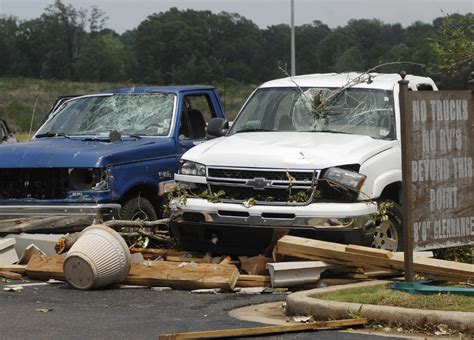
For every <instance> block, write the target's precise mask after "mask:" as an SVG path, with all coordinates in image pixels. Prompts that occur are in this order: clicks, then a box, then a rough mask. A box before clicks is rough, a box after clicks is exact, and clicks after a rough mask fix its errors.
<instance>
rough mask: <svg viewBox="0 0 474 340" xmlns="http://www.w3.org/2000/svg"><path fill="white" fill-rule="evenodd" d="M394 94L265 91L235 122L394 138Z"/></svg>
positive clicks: (237, 126) (251, 127)
mask: <svg viewBox="0 0 474 340" xmlns="http://www.w3.org/2000/svg"><path fill="white" fill-rule="evenodd" d="M394 117H395V116H394V109H393V94H392V91H386V90H378V89H366V88H345V89H337V88H264V89H260V90H258V91H257V92H256V93H255V94H254V95H253V96H252V97H251V98H250V100H249V102H248V103H247V104H246V106H245V107H244V108H243V110H242V112H241V113H240V115H239V116H238V117H237V119H236V121H235V122H234V124H233V126H232V130H231V132H230V133H231V134H234V133H239V132H252V131H298V132H328V133H345V134H355V135H366V136H370V137H372V138H382V139H394V138H395V118H394Z"/></svg>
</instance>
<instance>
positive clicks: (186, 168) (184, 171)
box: [178, 161, 206, 176]
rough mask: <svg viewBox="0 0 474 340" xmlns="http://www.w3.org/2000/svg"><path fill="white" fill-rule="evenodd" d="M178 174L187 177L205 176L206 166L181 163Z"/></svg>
mask: <svg viewBox="0 0 474 340" xmlns="http://www.w3.org/2000/svg"><path fill="white" fill-rule="evenodd" d="M178 173H180V174H181V175H189V176H206V166H205V165H203V164H200V163H195V162H191V161H183V162H182V163H181V167H180V168H179V171H178Z"/></svg>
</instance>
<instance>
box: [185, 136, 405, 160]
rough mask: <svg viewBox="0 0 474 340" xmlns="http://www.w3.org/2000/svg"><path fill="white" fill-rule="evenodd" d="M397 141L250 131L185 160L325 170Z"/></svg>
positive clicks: (218, 141)
mask: <svg viewBox="0 0 474 340" xmlns="http://www.w3.org/2000/svg"><path fill="white" fill-rule="evenodd" d="M397 145H398V142H397V141H388V140H380V139H373V138H371V137H368V136H360V135H348V134H338V133H321V132H250V133H238V134H234V135H231V136H229V137H221V138H218V139H215V140H212V141H209V142H206V143H203V144H201V145H198V146H196V147H194V148H192V149H191V150H189V151H188V152H186V153H185V154H184V155H183V159H186V160H191V161H195V162H198V163H202V164H205V165H208V166H223V167H251V168H253V167H257V168H283V169H324V168H328V167H332V166H338V165H344V164H362V163H364V162H365V161H366V160H368V159H369V158H371V157H372V156H374V155H375V154H378V153H380V152H383V151H385V150H388V149H390V148H392V147H395V146H397Z"/></svg>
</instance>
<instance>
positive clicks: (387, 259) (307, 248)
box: [277, 236, 474, 281]
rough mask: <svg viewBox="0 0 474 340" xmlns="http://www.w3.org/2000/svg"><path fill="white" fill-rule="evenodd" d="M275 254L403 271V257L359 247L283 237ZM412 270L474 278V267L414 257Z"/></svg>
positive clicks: (434, 275) (433, 275) (446, 277)
mask: <svg viewBox="0 0 474 340" xmlns="http://www.w3.org/2000/svg"><path fill="white" fill-rule="evenodd" d="M277 252H278V253H279V254H283V255H289V256H294V257H298V258H305V259H311V260H321V261H327V262H331V263H337V264H342V265H346V266H358V267H363V268H373V267H377V268H383V269H390V270H393V269H395V270H403V268H404V262H403V254H401V253H391V252H389V251H386V250H380V249H374V248H369V247H361V246H346V245H344V244H339V243H332V242H325V241H318V240H312V239H306V238H302V237H295V236H284V237H283V238H281V239H280V240H279V241H278V243H277ZM413 269H414V271H415V272H417V273H420V274H422V275H423V276H426V277H430V278H434V279H444V280H449V281H469V280H470V279H472V278H473V277H474V265H472V264H467V263H458V262H452V261H444V260H438V259H432V258H427V257H424V256H422V257H419V256H414V257H413Z"/></svg>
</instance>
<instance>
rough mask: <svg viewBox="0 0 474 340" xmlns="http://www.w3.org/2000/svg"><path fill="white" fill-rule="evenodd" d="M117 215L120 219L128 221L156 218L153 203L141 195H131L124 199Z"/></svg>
mask: <svg viewBox="0 0 474 340" xmlns="http://www.w3.org/2000/svg"><path fill="white" fill-rule="evenodd" d="M119 216H120V219H122V220H129V221H134V220H142V221H154V220H156V219H157V218H158V217H157V215H156V211H155V207H154V206H153V204H151V202H150V201H149V200H148V199H147V198H145V197H141V196H136V197H132V198H130V199H128V200H127V201H125V203H124V204H123V205H122V208H121V209H120V213H119Z"/></svg>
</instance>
